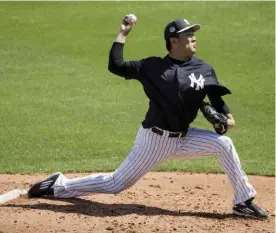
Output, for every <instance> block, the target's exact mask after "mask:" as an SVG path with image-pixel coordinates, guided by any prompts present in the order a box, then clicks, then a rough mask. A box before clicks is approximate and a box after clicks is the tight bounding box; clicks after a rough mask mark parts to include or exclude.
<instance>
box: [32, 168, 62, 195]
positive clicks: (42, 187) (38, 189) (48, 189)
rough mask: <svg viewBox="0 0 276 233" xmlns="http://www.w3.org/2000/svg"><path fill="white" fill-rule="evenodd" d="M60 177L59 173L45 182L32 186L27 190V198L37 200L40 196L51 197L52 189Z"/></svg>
mask: <svg viewBox="0 0 276 233" xmlns="http://www.w3.org/2000/svg"><path fill="white" fill-rule="evenodd" d="M60 175H61V173H60V172H57V173H54V174H52V175H50V176H48V177H47V178H46V179H45V180H42V181H40V182H37V183H35V184H34V185H32V186H31V188H30V189H29V190H28V197H29V198H38V197H41V196H53V195H54V189H53V188H52V187H53V185H54V183H55V182H56V180H57V179H58V177H59V176H60Z"/></svg>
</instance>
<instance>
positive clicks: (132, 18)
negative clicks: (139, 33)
mask: <svg viewBox="0 0 276 233" xmlns="http://www.w3.org/2000/svg"><path fill="white" fill-rule="evenodd" d="M136 21H137V17H136V16H135V15H134V14H129V15H127V22H128V23H129V24H130V23H136Z"/></svg>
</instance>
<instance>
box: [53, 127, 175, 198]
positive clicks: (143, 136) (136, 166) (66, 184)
mask: <svg viewBox="0 0 276 233" xmlns="http://www.w3.org/2000/svg"><path fill="white" fill-rule="evenodd" d="M167 135H168V132H165V134H164V135H163V136H160V135H158V134H155V133H153V132H152V131H151V130H150V129H144V128H143V127H141V128H140V129H139V131H138V133H137V136H136V140H135V145H134V147H133V148H132V150H131V151H130V153H129V154H128V156H127V158H126V159H125V160H124V161H123V163H122V164H121V165H120V167H119V168H118V169H117V170H116V171H115V172H113V173H108V174H94V175H89V176H86V177H82V178H76V179H67V178H66V177H65V176H64V175H61V176H60V178H59V179H58V180H57V181H56V183H55V184H54V194H55V197H56V198H72V197H77V196H86V195H90V194H96V193H106V194H116V193H119V192H121V191H123V190H125V189H127V188H129V187H131V186H132V185H134V184H135V183H136V182H137V181H138V180H139V179H141V178H142V177H143V176H144V175H145V174H146V173H147V172H148V171H150V170H151V169H152V168H154V167H155V166H157V165H158V164H160V163H161V162H162V161H164V160H165V159H167V158H168V157H169V155H170V154H172V153H173V152H174V151H175V150H176V146H177V140H176V139H172V138H168V137H167Z"/></svg>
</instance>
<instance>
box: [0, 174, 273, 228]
mask: <svg viewBox="0 0 276 233" xmlns="http://www.w3.org/2000/svg"><path fill="white" fill-rule="evenodd" d="M47 175H48V174H47ZM66 175H67V176H68V177H71V178H73V177H77V176H84V175H86V174H66ZM44 177H45V175H0V184H1V186H0V193H1V194H2V193H4V192H7V191H9V190H11V189H14V188H20V189H21V188H22V189H25V188H28V187H29V185H30V184H31V183H33V182H34V181H37V180H40V179H41V178H44ZM249 180H250V182H251V183H252V184H253V185H254V187H255V188H256V190H257V192H258V194H257V198H256V203H257V204H260V205H261V206H262V207H263V208H264V209H265V210H267V211H268V212H269V214H270V216H271V217H270V219H268V220H256V219H244V218H237V217H234V216H233V215H232V214H231V202H232V196H233V194H232V193H233V192H232V188H231V186H230V184H229V183H228V180H227V177H226V176H225V175H214V174H209V175H208V174H186V173H149V174H147V175H146V176H145V177H144V178H143V179H141V180H140V181H139V182H138V183H136V184H135V186H133V187H132V188H130V189H128V190H126V191H124V192H122V193H120V194H118V195H103V194H98V195H93V196H89V197H84V198H81V199H70V200H62V201H61V200H53V199H27V198H26V197H25V198H24V197H22V198H20V199H17V200H15V201H12V202H9V203H6V204H5V205H2V206H0V233H15V232H18V233H28V232H30V233H33V232H43V233H48V232H52V233H54V232H57V233H62V232H70V233H74V232H76V233H83V232H89V233H92V232H97V233H112V232H114V233H115V232H124V233H138V232H143V233H147V232H166V233H167V232H181V233H184V232H193V233H201V232H212V233H218V232H223V233H227V232H233V233H238V232H239V233H242V232H244V233H257V232H260V233H268V232H270V233H273V232H274V223H275V215H274V208H275V206H274V204H275V201H274V197H275V191H274V181H275V178H274V177H258V176H249Z"/></svg>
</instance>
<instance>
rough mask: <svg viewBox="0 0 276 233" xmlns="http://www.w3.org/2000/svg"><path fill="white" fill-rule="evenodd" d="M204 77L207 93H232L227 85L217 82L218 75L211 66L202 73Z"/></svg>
mask: <svg viewBox="0 0 276 233" xmlns="http://www.w3.org/2000/svg"><path fill="white" fill-rule="evenodd" d="M204 77H205V85H206V91H207V94H211V95H212V94H213V95H216V96H223V95H227V94H232V92H231V91H230V90H229V89H228V88H227V87H225V86H223V85H221V84H220V83H219V81H218V77H217V75H216V72H215V70H214V69H213V68H210V69H208V71H207V72H205V73H204Z"/></svg>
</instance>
